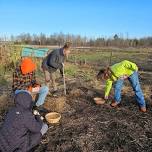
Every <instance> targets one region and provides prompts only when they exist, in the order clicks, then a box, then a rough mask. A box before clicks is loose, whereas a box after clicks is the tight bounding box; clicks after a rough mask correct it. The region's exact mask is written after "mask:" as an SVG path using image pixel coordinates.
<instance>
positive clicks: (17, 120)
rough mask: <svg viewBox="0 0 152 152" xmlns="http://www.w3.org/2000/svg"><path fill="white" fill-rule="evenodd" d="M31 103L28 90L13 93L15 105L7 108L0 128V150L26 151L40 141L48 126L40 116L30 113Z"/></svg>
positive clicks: (10, 151) (7, 151)
mask: <svg viewBox="0 0 152 152" xmlns="http://www.w3.org/2000/svg"><path fill="white" fill-rule="evenodd" d="M32 105H33V101H32V96H31V95H30V94H29V93H28V92H20V93H18V94H17V95H15V106H14V107H13V108H12V109H10V110H9V112H8V114H7V115H6V117H5V120H4V123H3V124H2V127H1V129H0V151H2V152H14V151H18V152H27V151H29V150H31V149H32V148H34V147H35V146H36V145H38V144H39V143H40V140H41V137H42V136H43V135H44V134H45V133H46V132H47V130H48V126H47V124H44V123H43V121H42V120H41V119H40V116H38V115H37V116H34V115H33V114H32Z"/></svg>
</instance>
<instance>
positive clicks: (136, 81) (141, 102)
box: [114, 71, 146, 107]
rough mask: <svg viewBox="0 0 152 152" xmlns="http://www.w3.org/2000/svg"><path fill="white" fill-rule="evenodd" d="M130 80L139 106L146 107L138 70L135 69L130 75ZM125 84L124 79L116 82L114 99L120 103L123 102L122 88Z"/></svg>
mask: <svg viewBox="0 0 152 152" xmlns="http://www.w3.org/2000/svg"><path fill="white" fill-rule="evenodd" d="M128 80H129V82H130V84H131V86H132V88H133V91H134V92H135V97H136V100H137V102H138V104H139V106H140V107H145V106H146V103H145V99H144V95H143V93H142V90H141V87H140V84H139V78H138V72H136V71H135V72H134V73H133V74H132V75H130V76H129V77H128ZM123 84H124V80H123V79H118V80H117V81H116V83H115V87H114V100H115V101H116V102H118V103H120V102H121V90H122V87H123Z"/></svg>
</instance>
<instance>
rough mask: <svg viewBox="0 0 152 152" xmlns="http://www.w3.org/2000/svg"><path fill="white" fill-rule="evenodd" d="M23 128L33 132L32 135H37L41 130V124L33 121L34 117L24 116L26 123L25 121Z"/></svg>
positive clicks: (30, 115)
mask: <svg viewBox="0 0 152 152" xmlns="http://www.w3.org/2000/svg"><path fill="white" fill-rule="evenodd" d="M25 126H26V128H27V129H28V130H29V131H31V132H33V133H37V132H40V130H41V128H42V122H40V121H37V120H36V119H35V116H34V115H32V114H27V115H26V121H25Z"/></svg>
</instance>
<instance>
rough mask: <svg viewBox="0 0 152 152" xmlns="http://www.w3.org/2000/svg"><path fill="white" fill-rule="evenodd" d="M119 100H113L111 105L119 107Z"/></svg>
mask: <svg viewBox="0 0 152 152" xmlns="http://www.w3.org/2000/svg"><path fill="white" fill-rule="evenodd" d="M118 104H119V103H118V102H116V101H113V102H112V103H111V104H110V105H111V107H117V106H118Z"/></svg>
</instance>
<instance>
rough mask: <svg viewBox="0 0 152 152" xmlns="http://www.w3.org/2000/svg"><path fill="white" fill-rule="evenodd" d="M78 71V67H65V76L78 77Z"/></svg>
mask: <svg viewBox="0 0 152 152" xmlns="http://www.w3.org/2000/svg"><path fill="white" fill-rule="evenodd" d="M77 71H78V67H77V66H76V65H68V66H67V67H66V66H65V75H68V76H76V74H77Z"/></svg>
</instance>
